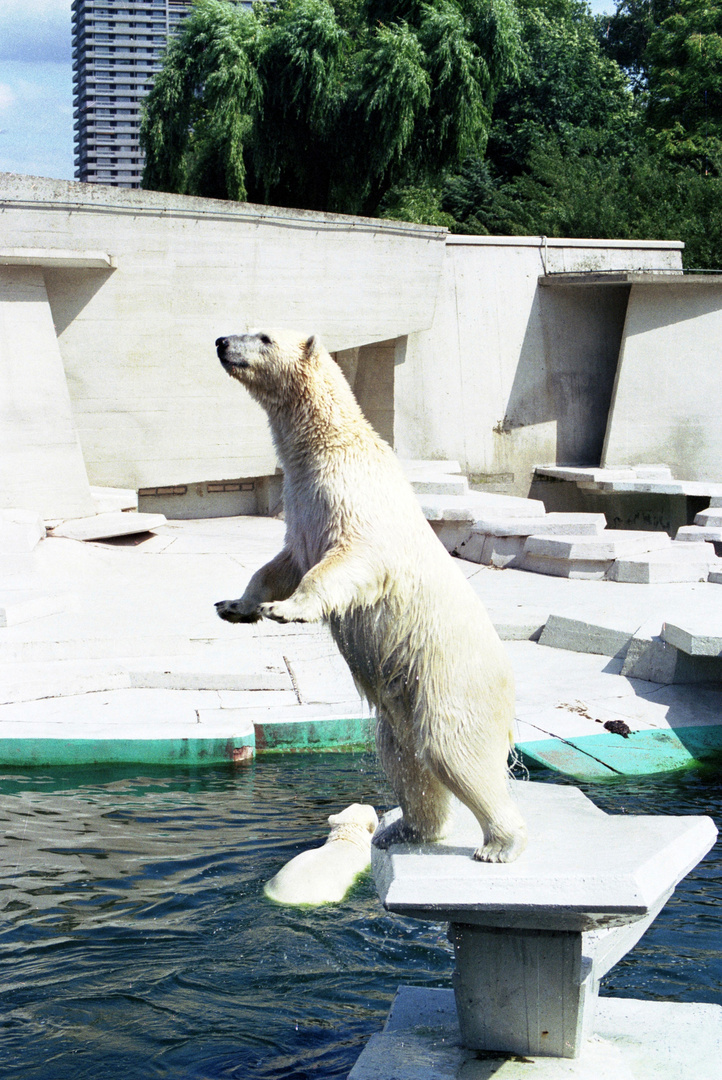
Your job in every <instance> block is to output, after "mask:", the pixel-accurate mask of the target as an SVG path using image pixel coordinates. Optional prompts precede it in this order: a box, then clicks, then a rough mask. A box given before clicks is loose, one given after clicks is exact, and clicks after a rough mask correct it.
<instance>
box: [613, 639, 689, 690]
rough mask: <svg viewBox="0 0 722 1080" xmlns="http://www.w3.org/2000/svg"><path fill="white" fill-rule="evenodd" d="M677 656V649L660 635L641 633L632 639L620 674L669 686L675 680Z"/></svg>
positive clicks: (628, 677)
mask: <svg viewBox="0 0 722 1080" xmlns="http://www.w3.org/2000/svg"><path fill="white" fill-rule="evenodd" d="M677 658H678V653H677V650H676V649H675V648H674V647H673V646H672V645H668V644H667V642H666V641H662V639H661V637H659V636H658V635H651V634H650V635H649V636H646V635H642V634H640V635H639V636H638V637H634V638H632V640H631V641H630V643H629V647H628V649H627V653H626V656H625V657H624V663H623V665H622V670H621V673H620V674H622V675H623V676H624V677H625V678H627V679H643V680H645V681H646V682H653V683H663V684H664V685H666V686H669V685H670V684H671V683H673V682H674V681H675V672H676V670H677Z"/></svg>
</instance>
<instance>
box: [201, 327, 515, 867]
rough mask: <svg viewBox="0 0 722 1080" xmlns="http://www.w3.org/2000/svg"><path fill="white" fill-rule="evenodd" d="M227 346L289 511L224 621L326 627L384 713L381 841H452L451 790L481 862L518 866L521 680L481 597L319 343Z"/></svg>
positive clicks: (266, 340) (269, 338)
mask: <svg viewBox="0 0 722 1080" xmlns="http://www.w3.org/2000/svg"><path fill="white" fill-rule="evenodd" d="M216 350H217V353H218V357H219V359H220V361H221V364H222V365H223V367H224V369H225V370H226V371H227V372H228V374H229V375H231V376H232V377H233V378H235V379H237V380H238V382H240V383H241V384H242V385H243V386H245V387H246V389H247V390H248V391H249V393H250V394H251V396H252V397H253V398H255V400H256V401H258V402H259V403H260V404H261V405H262V406H263V407H264V409H265V410H266V412H267V414H268V419H269V422H270V426H271V433H272V436H273V440H274V443H275V446H276V450H277V452H278V456H279V458H280V461H281V465H282V468H283V474H284V481H283V497H284V508H285V520H286V536H285V543H284V547H283V549H282V550H281V551H280V552H279V553H278V555H276V556H275V558H273V559H271V561H270V562H269V563H267V564H266V565H265V566H263V567H261V569H260V570H258V571H256V573H255V574H254V575H253V576H252V577H251V579H250V581H249V583H248V585H247V587H246V590H245V592H244V593H243V596H241V597H240V598H239V599H238V600H223V601H220V602H219V603H217V604H216V609H217V612H218V614H219V616H220V617H221V618H222V619H226V620H228V621H229V622H255V621H256V620H258V619H260V618H267V619H275V620H276V621H278V622H282V623H288V622H317V621H319V620H324V621H326V622H327V623H328V625H329V626H330V628H331V632H332V634H333V637H334V639H335V641H336V644H337V645H338V648H339V649H340V651H341V653H342V655H343V657H344V658H345V660H346V662H347V663H348V665H349V668H350V669H351V673H352V675H353V677H354V680H355V681H356V684H357V686H358V687H359V690H360V691H361V692H362V693H363V694H364V695H365V696H366V698H367V699H368V700H369V701H370V702H371V704H372V705H373V706H375V708H376V715H377V724H376V746H377V751H378V755H379V758H380V761H381V765H382V767H383V769H384V771H385V772H386V775H387V777H388V779H389V781H390V783H391V786H392V788H393V790H394V793H395V795H396V797H397V799H398V801H399V804H400V806H401V809H402V811H403V814H402V816H401V817H400V818H399V819H398V821H397V822H395V823H394V824H393V825H391V826H390V827H388V828H387V829H385V830H383V831H380V832H379V833H378V834H377V835H376V836H375V837H374V844H375V845H377V846H379V847H388V846H389V845H390V844H391V843H396V842H416V841H427V840H434V839H438V838H440V837H442V836H443V835H444V834H445V829H446V826H447V821H448V818H449V811H450V794H453V795H455V796H456V797H457V798H458V799H460V800H461V802H462V803H464V804H465V805H466V806H468V807H469V809H470V810H471V811H472V812H473V814H474V815H475V817H476V818H477V820H478V822H479V825H480V826H481V829H482V832H483V842H482V843H481V845H480V846H479V847H478V849H477V850H476V851H475V853H474V857H475V858H476V859H479V860H482V861H486V862H510V861H511V860H513V859H515V858H516V857H517V856H518V855H519V854H520V852H521V851H522V850H523V849H524V847H525V844H526V827H525V824H524V820H523V818H522V816H521V814H520V812H519V810H518V809H517V806H516V804H515V803H514V801H513V799H512V798H511V795H510V793H509V784H508V776H507V758H508V754H509V750H510V747H511V745H512V738H513V736H512V723H513V710H514V681H513V675H512V671H511V667H510V664H509V660H508V658H507V656H506V654H505V652H504V650H503V648H502V645H501V642H500V641H499V638H498V636H497V634H496V631H495V630H494V627H493V626H492V624H491V621H490V619H489V616H488V615H487V613H486V610H485V608H484V606H483V604H482V603H481V601H480V600H479V598H478V597H477V595H476V593H475V592H474V590H473V589H472V588H471V586H470V585H469V583H468V582H467V581H466V579H465V577H464V575H463V574H462V572H461V570H460V569H459V567H458V565H457V564H456V563H455V562H454V560H453V559H452V558H451V556H450V555H449V554H448V553H447V552H446V550H445V549H444V547H443V545H442V544H441V542H440V541H439V540H438V539H437V537H436V536H435V535H434V532H433V530H432V529H431V527H430V526H429V524H428V523H427V521H426V519H425V518H424V515H423V513H422V511H421V507H420V506H419V503H418V500H417V499H416V496H415V495H414V493H413V491H412V489H411V486H410V485H409V483H408V481H407V480H406V477H405V476H404V474H403V471H402V470H401V467H400V465H399V463H398V461H397V459H396V457H395V455H394V453H393V451H392V450H391V448H390V447H389V446H388V445H387V444H386V443H385V442H384V441H383V440H382V439H381V438H380V437H379V436H378V435H377V434H376V432H375V431H374V429H373V428H372V427H371V425H370V424H369V423H368V422H367V420H366V419H365V417H364V415H363V413H362V412H361V409H360V407H359V405H358V403H357V402H356V399H355V398H354V396H353V393H352V392H351V389H350V387H349V385H348V383H347V382H346V380H345V378H344V376H343V374H342V373H341V370H340V368H339V367H338V366H337V364H336V363H335V362H334V361H333V360H332V358H331V356H330V355H329V354H328V352H326V350H325V349H324V348H323V347H322V346H321V345H320V343H319V342H318V340H317V339H316V337H314V336H312V337H304V336H303V335H300V334H294V333H290V332H286V331H273V332H267V333H266V332H262V333H247V334H239V335H235V336H232V337H222V338H218V340H217V341H216Z"/></svg>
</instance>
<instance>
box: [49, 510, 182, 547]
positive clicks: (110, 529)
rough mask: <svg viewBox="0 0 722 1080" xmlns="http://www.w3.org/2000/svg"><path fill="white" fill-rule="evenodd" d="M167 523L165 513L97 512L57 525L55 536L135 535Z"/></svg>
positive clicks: (79, 537) (100, 536)
mask: <svg viewBox="0 0 722 1080" xmlns="http://www.w3.org/2000/svg"><path fill="white" fill-rule="evenodd" d="M165 524H166V518H165V516H164V515H163V514H133V513H130V514H125V513H118V512H116V513H108V514H96V515H95V517H88V518H72V519H70V520H68V521H63V522H62V524H60V525H56V526H55V528H54V529H53V530H52V535H53V536H62V537H64V538H65V539H67V540H109V539H111V538H112V537H115V536H134V535H135V534H136V533H143V532H150V531H152V530H153V529H157V528H159V527H160V526H161V525H165Z"/></svg>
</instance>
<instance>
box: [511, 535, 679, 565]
mask: <svg viewBox="0 0 722 1080" xmlns="http://www.w3.org/2000/svg"><path fill="white" fill-rule="evenodd" d="M670 544H671V540H670V538H669V536H668V535H667V533H664V532H636V531H632V530H626V529H606V530H605V531H604V532H603V533H600V534H599V535H597V536H585V535H581V536H580V535H577V536H530V537H529V538H528V540H527V542H526V545H525V549H524V554H525V555H527V554H529V555H535V556H537V557H541V558H547V559H587V560H599V561H607V560H612V561H613V560H614V559H619V558H624V557H625V556H627V555H636V554H640V553H642V552H647V551H657V550H659V549H661V548H665V547H669V546H670Z"/></svg>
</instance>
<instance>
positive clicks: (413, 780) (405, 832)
mask: <svg viewBox="0 0 722 1080" xmlns="http://www.w3.org/2000/svg"><path fill="white" fill-rule="evenodd" d="M376 750H377V753H378V756H379V760H380V762H381V765H382V767H383V770H384V772H385V773H386V776H387V778H388V780H389V783H390V784H391V787H392V788H393V791H394V794H395V796H396V798H397V799H398V800H399V805H400V807H401V809H402V810H403V817H401V818H399V819H398V820H397V821H394V822H392V824H391V825H388V826H386V827H385V828H384V829H383V830H381V831H380V832H379V831H377V832H376V834H375V836H374V845H375V846H376V847H380V848H387V847H389V846H390V845H391V844H398V843H405V842H406V843H409V842H411V843H413V842H415V841H422V840H437V839H439V838H440V837H441V836H443V835H444V832H445V827H446V824H447V821H448V817H449V802H450V799H449V791H448V789H447V788H445V787H444V786H443V784H441V783H439V781H438V779H437V778H436V777H435V776H434V775H433V773H431V772H430V771H429V770H428V769H427V768H426V766H425V765H424V763H423V762H422V761H421V760H420V759H419V757H418V756H417V754H416V752H415V750H414V748H413V746H412V745H410V743H409V742H407V741H406V740H405V739H403V737H401V738H399V737H398V736H397V734H396V733H395V730H394V725H393V724H392V722H391V721H390V720H389V719H388V717H387V716H385V715H384V714H383V712H382V711H381V710H380V711H379V718H378V721H377V725H376Z"/></svg>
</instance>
